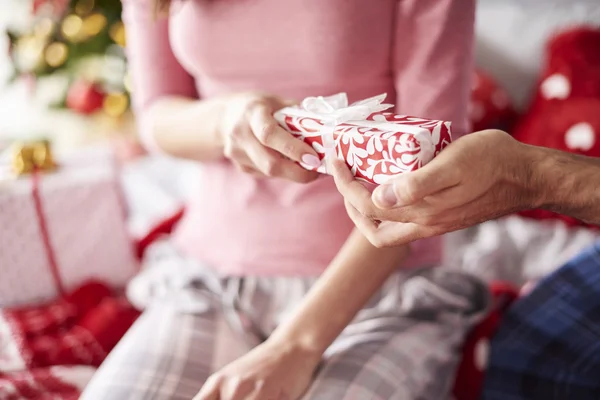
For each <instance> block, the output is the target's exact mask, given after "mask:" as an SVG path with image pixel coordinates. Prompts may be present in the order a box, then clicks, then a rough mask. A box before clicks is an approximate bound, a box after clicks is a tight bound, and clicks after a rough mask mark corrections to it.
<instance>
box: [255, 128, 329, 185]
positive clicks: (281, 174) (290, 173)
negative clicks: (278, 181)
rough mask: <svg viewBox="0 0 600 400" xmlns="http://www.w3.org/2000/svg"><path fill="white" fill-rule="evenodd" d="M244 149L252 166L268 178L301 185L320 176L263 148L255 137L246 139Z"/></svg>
mask: <svg viewBox="0 0 600 400" xmlns="http://www.w3.org/2000/svg"><path fill="white" fill-rule="evenodd" d="M244 149H245V151H246V154H247V156H248V158H249V159H250V160H251V161H252V164H254V165H255V166H256V168H257V169H258V170H259V171H260V172H261V173H262V174H264V175H266V176H270V177H278V178H285V179H288V180H291V181H294V182H300V183H306V182H310V181H313V180H315V179H316V178H317V176H318V174H317V172H314V171H307V170H306V169H304V168H302V167H301V166H299V165H298V164H296V163H295V162H293V161H291V160H287V159H285V158H283V157H282V156H281V154H279V153H277V152H276V151H275V150H273V149H270V148H267V147H265V146H263V145H262V144H261V143H260V142H259V141H258V139H257V138H256V137H254V136H253V135H249V136H247V137H246V139H245V143H244Z"/></svg>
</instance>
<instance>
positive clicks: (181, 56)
mask: <svg viewBox="0 0 600 400" xmlns="http://www.w3.org/2000/svg"><path fill="white" fill-rule="evenodd" d="M150 2H151V1H150V0H123V3H124V14H123V15H124V21H125V24H126V29H127V40H128V44H127V47H128V55H129V61H130V68H131V74H132V78H133V90H134V93H133V96H134V107H135V111H136V114H137V117H138V120H139V127H140V129H141V133H142V136H144V135H145V136H146V139H148V133H147V132H145V125H146V123H147V122H146V121H147V119H148V115H147V111H146V110H148V107H149V106H150V105H151V104H152V102H153V101H155V100H157V99H159V98H161V97H163V96H175V95H176V96H188V97H199V98H209V97H212V96H220V95H224V94H230V93H235V92H241V91H251V90H258V91H261V92H267V93H272V94H275V95H279V96H284V97H287V98H295V99H302V98H304V97H306V96H314V95H329V94H334V93H338V92H347V93H348V95H349V97H350V99H351V100H358V99H361V98H366V97H369V96H373V95H376V94H380V93H384V92H386V93H388V101H389V100H392V101H394V100H395V102H396V106H397V112H398V113H402V114H409V115H414V116H420V117H427V118H433V119H443V120H449V121H452V123H453V131H454V134H455V136H456V135H457V134H460V133H464V132H466V129H467V100H468V95H469V87H470V80H471V73H472V47H473V25H474V9H475V0H183V1H178V0H176V1H174V3H173V5H172V6H171V13H170V14H171V15H170V17H169V18H163V19H160V18H159V19H156V18H155V17H154V16H153V12H152V10H153V8H152V7H151V5H150ZM201 123H202V121H198V124H199V125H200V124H201ZM199 134H200V133H199ZM200 179H203V185H202V187H203V192H202V193H198V194H197V196H195V197H194V198H193V200H192V201H191V202H190V204H189V206H188V209H187V213H186V215H185V218H184V220H183V221H182V222H181V224H180V225H179V227H178V229H177V231H176V232H175V234H174V240H175V243H176V244H177V246H179V248H180V249H181V251H182V252H184V253H185V254H187V255H189V256H191V257H194V258H196V259H198V260H199V261H201V262H204V263H208V264H209V265H211V266H213V267H214V268H215V269H217V270H218V271H219V272H221V273H222V274H224V275H284V276H285V275H287V276H289V275H305V276H306V275H318V274H320V273H321V272H323V270H324V269H325V268H326V267H327V265H328V264H329V263H330V261H331V260H332V259H333V257H334V256H335V255H336V253H337V252H338V250H339V249H340V247H341V246H342V244H343V243H344V242H345V240H346V239H347V237H348V236H349V234H350V232H351V230H352V229H353V224H352V222H351V221H350V219H349V218H348V216H347V214H346V211H345V208H344V204H343V199H342V197H341V196H340V195H339V193H338V192H337V190H336V188H335V185H334V183H333V180H332V178H330V177H326V178H322V179H318V180H316V181H315V182H313V183H310V184H306V185H302V184H296V183H291V182H287V181H283V180H277V179H273V180H257V179H255V178H253V177H252V176H250V175H245V174H243V173H241V172H238V171H237V170H236V169H235V168H234V167H233V166H232V165H231V164H230V163H229V162H228V161H227V160H225V159H223V160H222V161H219V162H213V163H206V164H205V165H204V168H203V176H202V177H201V178H200ZM440 258H441V241H440V239H439V238H434V239H428V240H424V241H420V242H417V243H415V244H413V253H412V256H411V259H410V260H409V261H408V264H405V265H408V266H419V265H425V264H433V263H437V262H439V261H440Z"/></svg>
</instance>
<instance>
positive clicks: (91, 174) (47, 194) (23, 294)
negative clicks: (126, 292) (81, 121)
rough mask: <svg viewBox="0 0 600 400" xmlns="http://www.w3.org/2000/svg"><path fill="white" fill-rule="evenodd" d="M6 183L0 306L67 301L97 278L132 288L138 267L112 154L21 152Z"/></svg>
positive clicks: (27, 147)
mask: <svg viewBox="0 0 600 400" xmlns="http://www.w3.org/2000/svg"><path fill="white" fill-rule="evenodd" d="M11 158H12V160H11V163H10V165H7V164H6V163H5V164H4V171H2V177H1V178H0V307H4V306H13V305H23V304H31V303H36V302H40V301H46V300H50V299H53V298H56V297H57V296H60V295H61V294H63V293H64V292H66V291H69V290H70V289H73V288H75V287H77V286H78V285H80V284H81V283H83V282H85V281H87V280H91V279H96V280H100V281H103V282H105V283H108V284H110V285H111V286H113V287H115V288H119V287H123V286H125V284H126V282H127V281H128V280H129V279H130V278H131V277H132V276H133V275H134V274H135V272H136V271H137V268H138V265H137V260H136V258H135V255H134V251H133V243H132V241H131V239H130V237H129V234H128V231H127V225H126V218H125V214H126V210H125V202H124V199H123V196H122V192H121V187H120V182H119V179H118V169H117V165H116V162H115V160H114V159H113V158H112V157H111V156H110V153H104V152H100V153H93V152H92V153H90V152H86V151H82V152H80V153H79V154H77V155H74V156H70V157H67V158H64V159H63V158H59V159H58V160H57V161H55V160H54V159H53V158H52V154H51V152H50V148H49V146H48V144H47V143H45V142H34V143H28V144H22V145H17V146H15V149H14V151H13V155H12V157H11Z"/></svg>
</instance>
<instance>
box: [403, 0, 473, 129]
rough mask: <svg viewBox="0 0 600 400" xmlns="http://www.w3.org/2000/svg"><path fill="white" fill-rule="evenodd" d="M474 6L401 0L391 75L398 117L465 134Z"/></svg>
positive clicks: (462, 0)
mask: <svg viewBox="0 0 600 400" xmlns="http://www.w3.org/2000/svg"><path fill="white" fill-rule="evenodd" d="M475 2H476V1H475V0H399V1H398V16H397V20H396V38H395V55H394V56H395V59H394V73H395V74H396V76H395V84H396V92H397V94H398V99H397V103H396V104H398V110H397V112H398V113H400V114H408V115H413V116H416V117H423V118H431V119H441V120H446V121H451V122H452V131H453V137H454V138H455V139H456V138H457V137H459V136H461V135H463V134H465V133H467V132H468V130H469V122H468V110H467V107H468V100H469V93H470V88H471V80H472V74H473V67H474V65H473V47H474V25H475Z"/></svg>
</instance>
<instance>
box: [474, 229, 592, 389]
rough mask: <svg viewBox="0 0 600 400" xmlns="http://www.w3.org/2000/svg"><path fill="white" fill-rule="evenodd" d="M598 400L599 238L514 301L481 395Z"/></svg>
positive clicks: (496, 342)
mask: <svg viewBox="0 0 600 400" xmlns="http://www.w3.org/2000/svg"><path fill="white" fill-rule="evenodd" d="M538 399H539V400H554V399H556V400H588V399H589V400H599V399H600V241H598V242H597V243H596V244H595V245H594V246H592V247H591V248H588V249H587V250H586V251H585V252H583V253H582V254H580V255H579V256H578V257H576V258H575V259H573V260H571V261H570V262H568V263H567V264H565V265H564V266H562V267H561V268H560V269H558V270H557V271H556V272H554V273H553V274H551V275H549V276H548V277H546V278H544V279H543V280H542V281H540V282H539V283H538V285H537V287H536V288H535V289H534V290H533V291H532V292H531V293H530V294H529V295H528V296H526V297H524V298H522V299H519V300H518V301H517V302H515V303H514V304H513V306H512V307H511V308H510V309H509V310H508V312H507V314H506V315H505V317H504V319H503V321H502V324H501V326H500V329H499V331H498V333H497V335H496V336H495V337H494V339H493V340H492V346H491V354H490V360H489V363H488V369H487V372H486V376H485V381H484V388H483V394H482V400H538Z"/></svg>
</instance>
